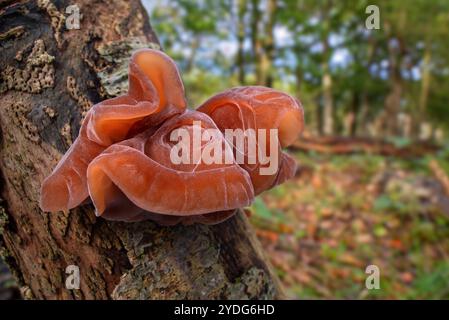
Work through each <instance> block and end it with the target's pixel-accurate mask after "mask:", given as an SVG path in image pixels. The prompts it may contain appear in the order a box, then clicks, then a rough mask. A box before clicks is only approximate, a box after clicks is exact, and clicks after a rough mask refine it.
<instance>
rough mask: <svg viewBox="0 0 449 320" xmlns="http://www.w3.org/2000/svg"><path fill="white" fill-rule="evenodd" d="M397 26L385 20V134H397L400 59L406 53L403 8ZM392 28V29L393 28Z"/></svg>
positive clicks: (400, 81) (399, 13)
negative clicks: (387, 90)
mask: <svg viewBox="0 0 449 320" xmlns="http://www.w3.org/2000/svg"><path fill="white" fill-rule="evenodd" d="M397 19H398V22H397V26H396V27H393V25H392V24H391V23H390V22H388V21H387V22H386V28H387V31H386V33H387V35H389V37H388V41H387V46H388V48H387V49H388V69H389V80H390V92H389V93H388V95H387V96H386V98H385V117H384V124H385V125H384V126H385V133H386V134H387V135H390V136H392V135H399V134H400V128H399V126H398V114H399V111H400V107H401V100H402V94H403V90H404V88H403V79H402V61H403V57H404V56H405V53H406V48H405V43H404V39H403V37H402V32H403V31H404V28H405V25H406V20H407V15H406V12H405V11H404V10H402V11H400V12H398V17H397ZM393 29H394V30H393Z"/></svg>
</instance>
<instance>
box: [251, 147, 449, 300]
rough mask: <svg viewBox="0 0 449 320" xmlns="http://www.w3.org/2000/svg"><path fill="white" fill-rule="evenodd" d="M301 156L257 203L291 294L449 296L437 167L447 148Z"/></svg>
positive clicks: (446, 205) (447, 232) (448, 243)
mask: <svg viewBox="0 0 449 320" xmlns="http://www.w3.org/2000/svg"><path fill="white" fill-rule="evenodd" d="M295 156H296V158H297V160H298V162H299V164H300V170H299V171H298V174H297V176H296V177H295V178H294V179H292V180H291V181H289V182H287V183H285V184H284V185H281V186H278V187H277V188H275V189H273V190H270V191H268V192H265V193H264V194H262V195H261V196H260V197H258V199H257V200H256V202H255V203H254V205H253V206H252V207H251V209H250V214H251V221H252V223H253V224H254V225H255V226H256V230H257V234H258V236H259V238H260V240H261V241H262V244H263V246H264V248H265V250H266V253H267V257H269V259H270V260H271V263H272V264H273V266H274V267H275V269H276V271H277V273H278V274H279V276H280V278H281V281H282V282H283V284H284V286H285V287H286V289H287V292H288V294H289V296H290V297H291V298H299V299H313V298H323V299H329V298H336V299H345V298H350V299H380V298H381V299H410V298H423V299H430V298H432V299H442V298H446V299H447V298H449V284H448V282H447V280H448V279H449V198H448V195H447V193H445V191H444V188H443V187H442V185H441V184H440V183H439V182H438V180H436V179H435V177H434V176H433V174H432V171H431V170H430V169H429V160H430V159H437V161H441V162H445V158H446V156H445V157H444V159H442V158H441V157H440V158H438V157H437V156H435V157H426V158H420V159H415V160H410V159H409V160H399V159H393V158H387V157H382V156H375V155H350V156H328V155H327V156H326V155H318V154H313V153H311V154H304V153H297V154H295ZM442 160H443V161H442ZM442 166H443V167H444V163H443V164H442ZM368 265H376V266H377V267H378V268H379V271H380V289H378V290H376V289H371V290H368V289H366V287H365V280H366V278H367V277H368V276H369V275H368V274H366V273H365V269H366V267H367V266H368Z"/></svg>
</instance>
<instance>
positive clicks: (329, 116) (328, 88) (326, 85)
mask: <svg viewBox="0 0 449 320" xmlns="http://www.w3.org/2000/svg"><path fill="white" fill-rule="evenodd" d="M323 56H324V62H323V65H322V68H323V76H322V79H321V85H322V90H323V133H324V134H325V135H332V134H333V133H334V100H333V96H332V76H331V74H330V70H329V61H328V56H329V41H328V39H327V37H326V39H325V40H324V41H323Z"/></svg>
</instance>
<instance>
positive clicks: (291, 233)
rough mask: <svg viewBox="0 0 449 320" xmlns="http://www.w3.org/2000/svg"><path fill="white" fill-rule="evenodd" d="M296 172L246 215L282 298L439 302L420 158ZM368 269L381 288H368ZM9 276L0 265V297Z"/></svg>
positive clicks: (438, 249)
mask: <svg viewBox="0 0 449 320" xmlns="http://www.w3.org/2000/svg"><path fill="white" fill-rule="evenodd" d="M294 156H295V157H296V158H297V160H298V163H299V164H300V170H299V171H298V174H297V176H296V177H295V178H294V179H292V180H290V181H288V182H287V183H285V184H283V185H281V186H278V187H277V188H274V189H272V190H270V191H268V192H265V193H263V194H262V195H261V196H259V197H257V199H256V201H255V203H254V205H253V206H252V207H251V208H250V210H249V211H250V220H251V222H252V223H253V225H254V226H255V227H256V231H257V235H258V236H259V239H260V240H261V242H262V244H263V247H264V248H265V250H266V254H267V257H269V259H270V260H271V263H272V265H273V266H274V267H275V270H276V271H277V273H278V275H279V277H280V278H281V281H282V282H283V284H284V286H285V288H286V289H287V293H288V295H289V297H290V298H299V299H315V298H321V299H330V298H333V299H345V298H351V299H380V298H384V299H410V298H422V299H442V298H445V299H448V298H449V284H448V281H447V280H448V279H449V197H448V195H447V190H446V192H445V190H444V188H443V187H442V185H441V184H440V182H439V181H438V180H437V179H435V176H434V174H433V173H432V170H431V169H430V166H429V163H430V161H431V160H436V161H438V163H439V164H440V165H441V166H442V167H443V168H444V169H446V172H447V173H449V150H446V151H445V152H443V154H440V155H433V156H429V157H425V158H420V159H414V160H410V159H409V160H400V159H396V158H388V157H382V156H375V155H350V156H330V155H320V154H316V153H309V154H305V153H302V152H297V153H296V154H294ZM368 265H376V266H378V268H379V270H380V289H379V290H376V289H372V290H368V289H366V287H365V280H366V278H367V277H368V274H366V273H365V269H366V267H367V266H368ZM13 286H14V283H13V281H12V278H11V277H10V276H9V275H8V274H7V272H6V269H5V268H4V266H3V265H2V264H1V263H0V299H5V298H6V299H7V298H8V296H9V295H10V294H11V292H10V291H8V290H7V288H8V287H13Z"/></svg>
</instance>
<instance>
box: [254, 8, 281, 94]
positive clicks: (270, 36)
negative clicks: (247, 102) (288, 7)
mask: <svg viewBox="0 0 449 320" xmlns="http://www.w3.org/2000/svg"><path fill="white" fill-rule="evenodd" d="M276 10H277V6H276V0H268V3H267V10H266V17H267V21H266V23H265V26H264V35H263V51H262V57H261V61H260V75H259V79H258V83H259V84H262V85H264V86H267V87H271V86H273V75H272V71H273V70H272V69H273V67H272V65H273V59H274V24H275V19H276Z"/></svg>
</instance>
